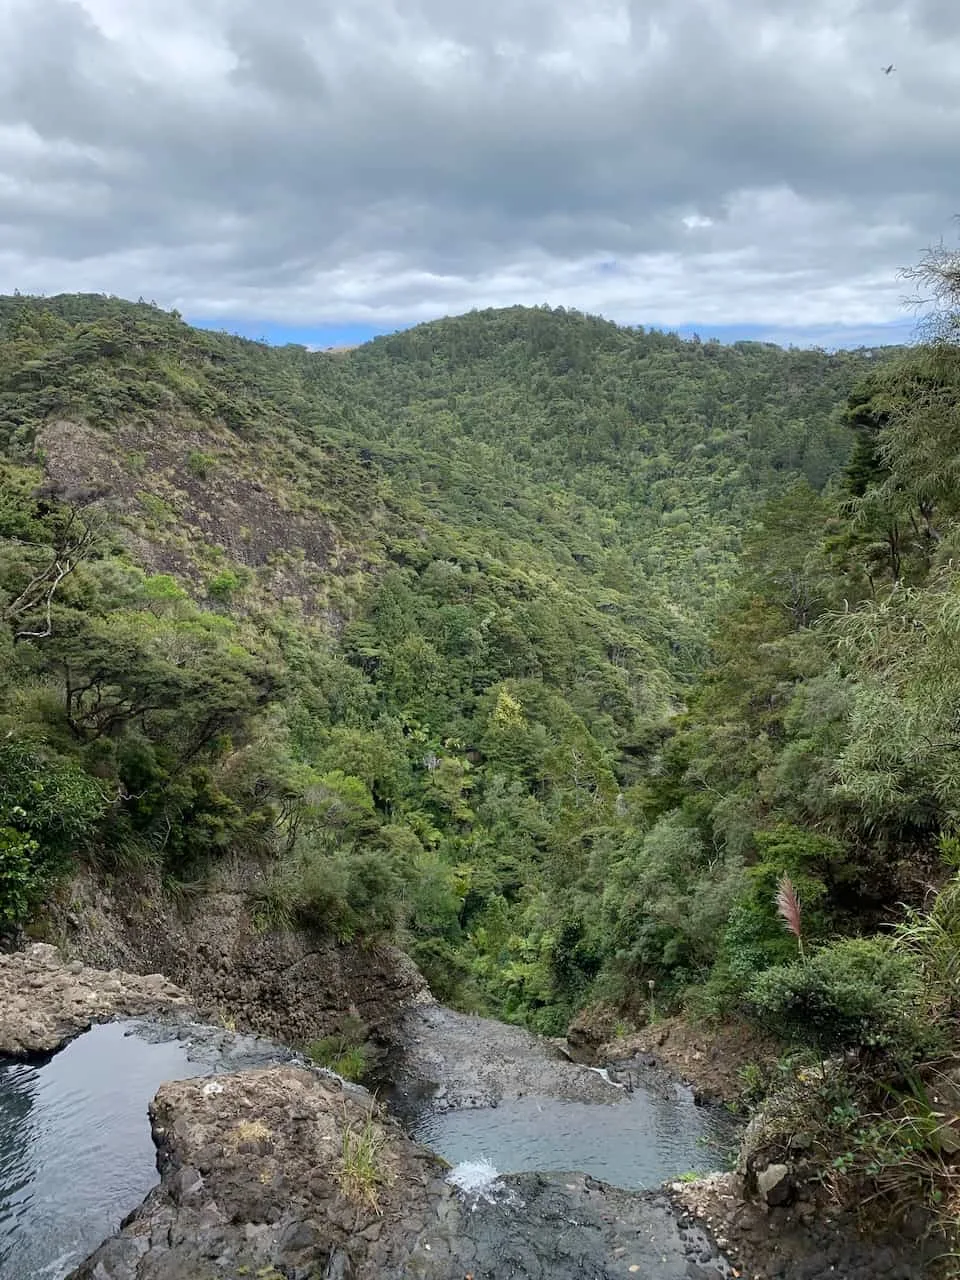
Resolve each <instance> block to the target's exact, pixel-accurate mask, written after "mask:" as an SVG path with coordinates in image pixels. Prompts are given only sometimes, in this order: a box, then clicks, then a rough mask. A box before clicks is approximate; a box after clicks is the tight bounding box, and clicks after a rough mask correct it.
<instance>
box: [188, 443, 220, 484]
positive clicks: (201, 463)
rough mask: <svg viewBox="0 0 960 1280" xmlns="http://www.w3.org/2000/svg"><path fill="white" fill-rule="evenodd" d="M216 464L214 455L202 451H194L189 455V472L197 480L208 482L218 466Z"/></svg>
mask: <svg viewBox="0 0 960 1280" xmlns="http://www.w3.org/2000/svg"><path fill="white" fill-rule="evenodd" d="M216 462H217V460H216V458H215V457H214V456H213V455H212V454H210V453H204V452H203V450H202V449H192V450H191V451H190V453H188V454H187V470H188V471H189V473H190V474H191V475H192V476H195V477H196V479H197V480H206V478H207V476H209V474H210V472H211V471H212V470H213V468H214V467H215V466H216Z"/></svg>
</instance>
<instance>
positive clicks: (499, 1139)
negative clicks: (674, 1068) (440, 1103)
mask: <svg viewBox="0 0 960 1280" xmlns="http://www.w3.org/2000/svg"><path fill="white" fill-rule="evenodd" d="M410 1128H411V1130H412V1133H413V1136H414V1137H415V1138H416V1139H417V1140H418V1141H419V1142H422V1143H424V1144H425V1145H426V1146H429V1147H432V1148H433V1149H434V1151H436V1152H438V1153H439V1154H440V1155H442V1156H443V1157H444V1159H445V1160H449V1161H450V1163H451V1164H453V1165H459V1164H461V1163H463V1162H467V1163H470V1162H475V1161H484V1162H489V1164H490V1165H492V1166H493V1167H494V1168H495V1169H496V1170H497V1171H498V1172H499V1173H528V1172H534V1171H539V1172H541V1173H571V1172H578V1173H588V1174H591V1175H592V1176H593V1177H595V1178H600V1179H602V1180H603V1181H604V1182H610V1183H612V1184H613V1185H614V1186H617V1187H625V1188H627V1189H641V1188H644V1189H646V1188H653V1187H657V1186H659V1185H660V1183H661V1182H664V1181H666V1180H667V1179H669V1178H676V1177H679V1175H680V1174H682V1173H686V1172H688V1171H692V1170H696V1171H697V1172H700V1173H708V1172H710V1171H711V1170H714V1169H720V1168H725V1167H727V1161H728V1160H729V1158H730V1155H731V1152H732V1149H733V1147H734V1145H735V1142H736V1125H735V1123H734V1121H733V1120H732V1118H731V1117H730V1116H728V1115H727V1114H726V1113H725V1112H723V1111H720V1110H717V1109H714V1108H706V1107H697V1106H695V1105H694V1103H693V1100H692V1098H690V1097H689V1095H688V1094H687V1091H686V1090H681V1089H677V1090H675V1091H673V1093H672V1096H671V1095H670V1094H661V1093H656V1094H655V1093H648V1092H646V1091H644V1090H641V1089H638V1090H636V1091H635V1092H633V1093H632V1094H630V1095H629V1097H627V1098H626V1099H625V1100H624V1101H623V1102H621V1103H614V1104H602V1103H589V1102H568V1101H565V1100H563V1099H559V1098H533V1097H526V1098H518V1099H514V1100H510V1101H506V1102H501V1103H500V1105H499V1106H498V1107H495V1108H478V1109H476V1110H471V1111H447V1112H444V1113H441V1114H437V1113H431V1112H429V1111H427V1112H421V1113H420V1114H419V1115H417V1116H415V1117H413V1119H412V1122H411V1124H410Z"/></svg>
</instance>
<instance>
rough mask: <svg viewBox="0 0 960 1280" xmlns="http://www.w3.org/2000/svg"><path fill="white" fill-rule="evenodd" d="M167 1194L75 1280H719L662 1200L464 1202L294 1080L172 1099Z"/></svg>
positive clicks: (347, 1095) (197, 1086) (413, 1150)
mask: <svg viewBox="0 0 960 1280" xmlns="http://www.w3.org/2000/svg"><path fill="white" fill-rule="evenodd" d="M150 1114H151V1121H152V1125H153V1134H154V1140H155V1142H156V1144H157V1147H158V1152H159V1161H158V1163H159V1166H160V1169H161V1173H162V1181H161V1184H160V1186H159V1187H158V1188H157V1189H156V1190H154V1191H153V1192H151V1193H150V1195H149V1196H148V1197H147V1199H146V1200H145V1201H144V1203H143V1205H142V1206H141V1207H140V1208H139V1209H138V1210H136V1211H135V1212H134V1213H133V1214H131V1215H130V1217H129V1218H128V1219H127V1220H126V1222H125V1223H124V1224H123V1226H122V1228H121V1230H120V1232H119V1234H118V1235H116V1236H114V1237H113V1238H112V1239H111V1240H109V1241H107V1242H106V1243H105V1244H104V1245H102V1246H101V1248H100V1249H98V1250H97V1252H96V1253H95V1254H93V1256H92V1257H91V1258H89V1259H88V1260H87V1262H86V1263H84V1264H83V1265H82V1266H81V1267H80V1268H79V1269H78V1270H77V1271H75V1272H74V1273H73V1276H72V1277H71V1280H185V1278H186V1277H191V1280H239V1277H241V1276H248V1277H249V1276H259V1277H269V1280H280V1277H285V1278H286V1280H319V1278H320V1277H326V1278H327V1280H334V1278H337V1280H374V1278H376V1280H390V1278H391V1277H393V1278H395V1280H400V1277H404V1278H405V1280H464V1277H468V1276H469V1277H472V1278H473V1280H492V1278H493V1277H504V1276H511V1277H514V1278H515V1280H526V1278H527V1277H529V1278H530V1280H533V1277H537V1278H538V1280H539V1278H541V1277H546V1276H550V1277H551V1280H574V1278H576V1280H585V1278H586V1277H590V1278H591V1280H613V1277H625V1276H628V1275H631V1274H639V1275H641V1276H646V1277H653V1276H655V1277H657V1280H710V1278H712V1277H717V1276H723V1275H731V1274H732V1272H731V1270H730V1268H729V1266H728V1264H727V1263H726V1262H725V1261H724V1260H723V1259H722V1258H721V1257H719V1255H718V1254H717V1253H716V1252H715V1250H714V1248H713V1246H712V1244H711V1243H710V1240H709V1239H708V1237H707V1235H706V1234H705V1233H704V1232H703V1230H702V1229H700V1228H699V1227H697V1226H696V1225H695V1224H694V1222H693V1219H692V1218H690V1219H685V1218H684V1217H683V1216H682V1215H678V1213H677V1212H676V1211H675V1210H674V1208H673V1207H672V1206H671V1205H670V1203H669V1201H667V1200H666V1199H665V1198H664V1197H663V1196H660V1195H630V1194H628V1193H626V1192H619V1191H615V1190H613V1189H612V1188H609V1187H605V1186H603V1185H602V1184H600V1183H596V1182H594V1181H592V1180H591V1179H588V1178H584V1177H583V1176H580V1175H568V1176H562V1175H559V1176H558V1175H551V1176H541V1175H524V1176H521V1177H517V1178H510V1179H504V1180H503V1181H502V1182H494V1183H493V1184H489V1183H488V1184H486V1185H485V1186H484V1187H483V1188H482V1191H481V1192H480V1193H478V1194H474V1195H472V1196H471V1195H465V1194H464V1193H463V1192H462V1191H460V1190H458V1189H457V1188H456V1187H455V1186H453V1185H451V1184H450V1182H449V1181H448V1180H447V1177H446V1174H447V1170H446V1166H445V1165H444V1164H443V1163H442V1161H440V1160H438V1159H437V1157H435V1156H434V1155H432V1154H431V1153H430V1152H429V1151H427V1150H425V1149H424V1148H423V1147H420V1146H418V1145H417V1144H416V1143H414V1142H412V1141H410V1140H409V1139H408V1138H406V1137H405V1136H404V1134H403V1132H402V1131H401V1129H400V1128H399V1127H398V1126H397V1124H396V1123H395V1122H394V1121H392V1120H390V1119H389V1118H387V1117H386V1116H385V1115H384V1114H383V1113H382V1112H381V1111H380V1110H379V1108H377V1106H376V1104H375V1103H374V1102H373V1100H372V1098H370V1096H369V1095H368V1094H365V1093H364V1091H362V1090H360V1089H357V1088H355V1087H350V1086H344V1085H343V1084H342V1082H339V1081H337V1080H336V1079H332V1078H330V1077H324V1076H321V1075H318V1074H317V1073H316V1072H313V1071H310V1070H307V1069H304V1068H300V1067H291V1066H282V1067H275V1068H270V1069H266V1070H260V1071H248V1072H242V1073H240V1074H237V1075H228V1076H222V1077H214V1078H207V1079H193V1080H188V1081H183V1082H179V1083H175V1084H167V1085H164V1086H163V1087H162V1088H161V1090H160V1092H159V1093H158V1095H157V1097H156V1099H155V1101H154V1103H153V1105H152V1107H151V1112H150Z"/></svg>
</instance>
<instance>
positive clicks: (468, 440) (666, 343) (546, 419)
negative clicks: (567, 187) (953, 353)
mask: <svg viewBox="0 0 960 1280" xmlns="http://www.w3.org/2000/svg"><path fill="white" fill-rule="evenodd" d="M890 354H891V352H890V349H887V350H880V351H858V352H852V353H840V354H837V355H832V356H831V355H827V354H825V353H824V352H818V351H803V350H791V351H784V350H782V349H781V348H779V347H775V346H772V345H769V344H762V343H756V342H740V343H737V344H736V345H734V346H723V345H721V344H720V343H718V342H707V343H703V342H700V341H696V340H695V341H692V342H687V341H682V340H681V339H679V338H677V337H676V336H674V335H671V334H665V333H661V332H658V331H650V332H644V331H642V330H635V329H624V328H619V327H618V326H616V325H614V324H611V323H609V322H607V321H604V320H600V319H597V318H594V317H589V316H584V315H581V314H579V313H576V312H565V311H562V310H555V311H551V310H549V309H547V308H539V309H530V308H523V307H516V308H511V309H509V310H504V311H485V312H474V313H472V314H470V315H466V316H462V317H459V318H457V319H451V320H441V321H437V322H435V323H432V324H426V325H421V326H420V327H419V328H416V329H413V330H410V331H408V332H406V333H401V334H397V335H395V336H392V337H386V338H379V339H377V340H375V341H374V342H371V343H369V344H368V345H366V346H364V347H361V348H359V349H357V350H355V351H353V352H352V353H350V355H349V356H348V357H346V358H345V361H344V363H345V364H346V365H347V368H348V369H349V374H350V376H351V377H352V384H351V391H352V397H351V398H352V399H353V401H354V402H355V403H357V404H358V405H362V406H364V408H365V409H367V410H368V411H369V414H370V419H371V421H372V422H373V423H375V426H374V428H373V429H374V430H375V431H376V434H377V438H378V440H381V441H383V442H384V443H385V444H388V445H390V446H392V447H394V448H396V449H398V450H400V451H404V450H409V449H410V448H411V447H412V448H414V449H415V451H416V455H417V456H416V459H415V460H411V461H414V466H413V467H412V468H411V470H410V472H409V474H410V475H411V477H415V478H418V479H419V480H420V482H421V484H422V485H424V486H425V487H426V488H427V489H428V491H429V490H433V491H434V494H435V496H434V501H435V502H437V503H438V504H442V505H443V507H444V509H445V510H446V511H447V512H448V513H452V514H454V515H455V516H457V517H458V518H460V519H462V517H463V514H464V513H465V512H468V511H470V512H472V513H474V514H475V515H477V516H482V518H483V520H484V521H485V522H488V523H492V524H493V525H495V526H498V527H503V528H504V529H505V530H506V531H513V530H515V529H517V528H518V526H521V524H522V523H526V517H528V516H530V515H533V516H534V519H535V520H536V521H537V522H539V523H541V524H542V523H544V522H545V520H546V516H545V513H544V512H543V507H544V505H545V504H546V505H548V506H549V507H550V509H551V510H552V511H553V512H554V513H555V517H554V521H553V523H556V524H559V525H560V526H561V527H563V528H565V529H566V530H567V531H568V537H569V550H570V553H571V554H572V555H573V556H574V557H576V558H577V559H578V560H579V561H580V562H581V563H582V564H584V565H586V566H587V567H588V568H589V569H590V570H591V571H592V572H594V573H596V574H598V575H599V576H600V577H601V578H602V579H605V580H606V582H607V583H608V585H611V586H620V585H622V586H623V587H625V588H626V589H628V590H631V591H634V592H636V591H638V590H640V591H642V592H649V591H650V590H653V591H654V592H655V593H656V594H658V595H659V594H662V593H663V592H664V591H666V592H667V593H668V594H669V597H670V599H671V600H672V601H673V602H674V604H676V605H685V606H686V605H689V606H691V607H692V608H694V609H696V610H699V609H700V608H702V606H703V605H704V604H705V603H706V602H707V601H709V600H712V599H713V598H714V594H715V591H716V589H717V588H718V587H720V588H722V586H723V584H724V583H725V582H726V581H727V580H728V579H729V577H730V574H731V571H732V569H733V564H734V558H735V556H736V553H737V551H738V549H739V546H740V536H741V534H742V531H743V529H744V527H745V525H746V523H747V520H748V519H749V516H750V513H751V512H752V511H753V510H754V509H755V508H756V505H757V502H758V501H759V500H761V499H762V498H763V497H764V496H766V495H768V494H770V493H773V492H778V491H780V490H781V489H782V488H783V487H784V486H785V485H786V484H788V483H789V482H790V481H791V480H792V479H795V478H796V477H797V476H804V477H805V478H806V479H807V481H808V482H809V483H810V484H811V485H812V486H813V487H814V488H816V489H821V488H822V487H823V486H824V485H825V484H826V483H827V482H828V480H829V479H830V477H831V476H832V475H835V474H836V472H837V470H838V468H839V467H840V466H841V465H842V464H843V462H844V461H845V459H846V457H847V454H848V452H849V449H850V447H851V440H850V433H849V430H848V429H847V428H846V427H845V426H844V425H843V424H842V422H841V421H840V417H839V415H838V413H837V409H838V406H839V405H840V404H841V403H842V402H843V400H844V398H845V396H846V394H847V392H848V391H849V389H850V387H851V386H852V385H853V383H854V382H855V381H856V380H857V379H858V378H859V377H860V376H862V374H863V372H864V371H865V369H867V368H869V367H870V366H871V363H876V362H878V361H879V362H883V361H884V360H885V359H888V358H889V356H890ZM418 468H419V470H418ZM505 482H506V484H507V486H508V487H509V489H512V490H513V491H514V493H513V494H509V495H505V493H504V488H503V486H504V483H505ZM514 495H515V496H514ZM505 496H509V497H513V498H514V501H513V502H512V503H508V504H507V506H506V508H504V503H503V498H504V497H505ZM524 496H526V497H528V502H527V503H524V502H523V501H522V500H521V499H522V497H524Z"/></svg>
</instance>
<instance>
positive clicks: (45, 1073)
mask: <svg viewBox="0 0 960 1280" xmlns="http://www.w3.org/2000/svg"><path fill="white" fill-rule="evenodd" d="M290 1056H291V1055H289V1054H288V1053H286V1052H285V1051H283V1050H280V1048H279V1046H272V1045H270V1044H269V1043H268V1042H266V1041H259V1040H256V1039H255V1038H253V1037H245V1036H235V1035H231V1034H228V1033H224V1032H222V1031H218V1030H217V1029H216V1028H202V1027H193V1026H177V1027H162V1026H157V1025H155V1024H150V1023H145V1022H137V1021H130V1022H113V1023H107V1024H105V1025H103V1026H99V1027H93V1028H92V1029H91V1030H90V1031H88V1032H86V1033H85V1034H84V1035H82V1036H79V1037H78V1038H77V1039H76V1040H74V1041H73V1042H72V1043H71V1044H69V1045H67V1047H66V1048H65V1049H63V1050H61V1051H60V1052H59V1053H57V1054H55V1055H54V1056H53V1057H50V1058H47V1059H44V1060H40V1061H36V1062H20V1061H13V1060H11V1059H0V1280H62V1277H63V1276H66V1275H67V1274H68V1273H69V1272H70V1271H71V1270H72V1269H73V1268H74V1267H75V1266H77V1265H78V1264H79V1263H80V1262H82V1261H83V1259H84V1258H85V1257H87V1256H88V1255H89V1254H90V1253H92V1252H93V1250H94V1249H95V1248H96V1247H97V1246H98V1245H99V1244H100V1243H101V1242H102V1241H103V1240H104V1239H105V1238H106V1237H107V1236H109V1235H110V1234H111V1233H112V1232H113V1231H115V1230H116V1228H117V1227H118V1226H119V1225H120V1222H121V1221H122V1219H123V1218H125V1217H126V1215H127V1214H128V1213H130V1212H131V1210H133V1209H135V1208H136V1207H137V1205H139V1204H140V1202H141V1200H142V1199H143V1198H144V1196H145V1195H146V1194H147V1192H148V1191H149V1190H150V1188H151V1187H153V1186H154V1185H155V1184H156V1183H157V1182H158V1180H159V1179H158V1175H157V1167H156V1150H155V1148H154V1145H153V1140H152V1137H151V1134H150V1122H149V1119H148V1115H147V1107H148V1106H149V1103H150V1101H151V1099H152V1098H153V1096H154V1094H155V1093H156V1092H157V1089H158V1088H159V1087H160V1085H161V1084H163V1082H164V1081H165V1080H185V1079H186V1078H187V1077H188V1076H197V1075H208V1074H210V1073H211V1072H213V1071H222V1070H232V1069H238V1068H242V1067H251V1066H253V1067H255V1066H263V1065H266V1063H268V1062H271V1061H278V1060H282V1059H283V1058H284V1057H290Z"/></svg>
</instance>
